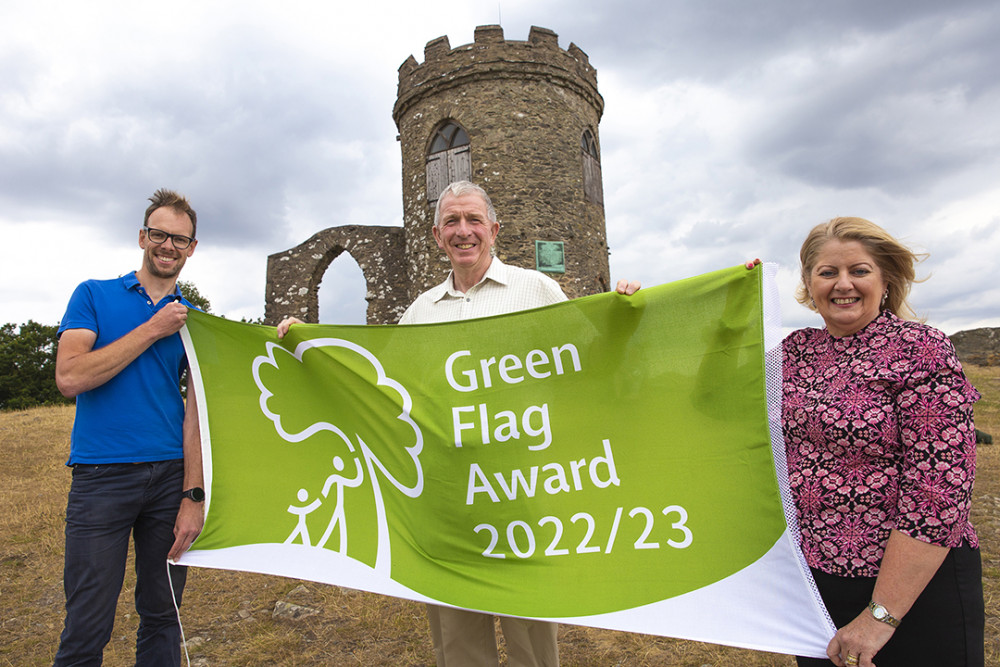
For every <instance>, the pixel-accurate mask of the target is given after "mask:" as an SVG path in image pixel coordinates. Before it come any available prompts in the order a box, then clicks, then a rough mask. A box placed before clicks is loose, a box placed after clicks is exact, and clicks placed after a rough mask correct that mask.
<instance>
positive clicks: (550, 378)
mask: <svg viewBox="0 0 1000 667" xmlns="http://www.w3.org/2000/svg"><path fill="white" fill-rule="evenodd" d="M764 274H765V271H764V270H763V269H757V270H753V271H747V270H746V268H744V267H742V266H741V267H736V268H733V269H727V270H723V271H718V272H715V273H711V274H707V275H704V276H700V277H697V278H692V279H689V280H683V281H679V282H676V283H672V284H669V285H662V286H658V287H652V288H646V289H643V290H640V291H639V292H637V293H636V294H635V295H632V296H630V297H627V296H624V295H620V294H615V293H610V294H601V295H595V296H591V297H585V298H580V299H575V300H572V301H569V302H565V303H561V304H557V305H553V306H548V307H545V308H539V309H534V310H529V311H522V312H518V313H514V314H510V315H504V316H500V317H492V318H483V319H477V320H465V321H459V322H450V323H444V324H429V325H409V326H325V325H296V326H293V327H292V328H291V330H290V332H289V334H288V336H286V337H285V339H284V340H282V341H278V340H277V338H276V336H275V332H274V329H273V328H271V327H263V326H254V325H247V324H241V323H235V322H229V321H226V320H223V319H219V318H216V317H213V316H210V315H206V314H203V313H199V312H192V313H191V314H190V315H189V318H188V324H187V327H186V333H185V334H184V338H185V344H186V346H187V350H188V357H189V360H190V361H191V366H192V372H193V373H194V376H195V380H196V391H197V393H198V396H199V410H200V419H201V432H202V441H203V458H204V462H205V469H206V482H207V486H208V488H207V491H208V502H207V506H206V507H207V515H206V522H205V528H204V531H203V532H202V534H201V536H200V537H199V538H198V540H197V541H196V542H195V545H194V547H193V549H192V551H191V552H189V554H187V555H186V556H185V558H184V560H183V561H182V562H186V563H189V564H193V565H199V564H200V565H207V566H215V567H231V568H233V569H248V570H255V571H264V572H274V573H278V574H285V575H288V576H296V577H300V578H306V579H314V580H317V581H325V582H328V583H335V584H340V585H345V586H352V587H355V588H361V589H365V590H372V591H375V592H381V593H387V594H391V595H401V596H404V597H409V598H412V599H417V600H426V601H433V602H437V603H444V604H449V605H454V606H458V607H464V608H469V609H478V610H483V611H489V612H494V613H500V614H507V615H515V616H530V617H537V618H548V619H556V620H558V619H562V620H565V621H571V622H589V623H592V624H595V625H605V626H607V627H619V626H620V625H621V624H620V623H619V621H617V620H615V619H619V618H626V617H628V618H631V617H632V616H634V612H635V610H637V609H639V608H647V609H653V608H656V606H657V605H660V606H662V605H663V604H665V603H668V602H669V601H671V600H674V601H681V602H679V603H676V604H682V605H683V604H687V603H689V602H690V600H693V599H695V598H698V597H699V596H704V594H705V593H704V592H705V591H710V590H712V588H713V586H715V587H716V588H718V586H719V584H720V582H730V583H732V582H733V581H734V580H735V579H734V577H736V578H737V579H738V576H737V575H738V573H746V572H750V571H753V569H754V566H755V564H756V566H757V567H759V565H760V564H761V563H764V562H767V561H768V559H773V558H774V555H775V551H774V550H775V547H776V545H781V554H782V557H783V559H784V561H787V564H786V565H783V567H786V568H787V571H783V572H777V573H770V574H768V576H774V577H776V579H775V580H774V581H772V582H771V583H772V584H774V585H777V586H781V585H793V584H794V586H795V587H802V588H803V589H806V588H808V584H809V582H808V579H807V575H803V572H802V570H803V569H804V568H803V567H802V566H801V563H800V561H799V560H797V558H796V557H795V554H793V553H791V552H792V551H794V545H793V544H792V542H791V541H790V540H789V539H788V535H789V531H788V529H787V524H786V515H785V511H784V509H783V503H782V496H781V491H780V485H779V479H780V478H781V470H780V469H779V470H778V472H777V473H776V468H775V464H774V458H773V456H772V445H773V442H772V435H774V434H772V432H771V430H772V429H771V428H770V425H769V414H771V415H773V414H774V413H773V406H772V408H771V412H770V413H769V405H768V392H767V388H768V382H767V379H766V371H765V357H766V355H765V338H766V336H765V319H766V317H765V312H764V310H765V309H764V307H763V297H762V294H763V292H764V291H765V290H764V282H765V281H764V278H763V276H764ZM772 403H773V400H772ZM772 419H773V416H772ZM776 435H777V437H778V439H779V440H780V432H779V433H777V434H776ZM786 576H787V577H789V579H788V580H787V581H782V579H781V578H782V577H786ZM765 581H766V580H765ZM722 587H723V588H725V587H726V584H722ZM744 588H745V587H744ZM696 592H700V593H696ZM713 595H714V594H713ZM793 597H795V598H796V600H799V599H800V598H801V600H802V601H804V602H803V604H805V605H806V606H809V607H810V609H809V610H807V611H808V613H807V617H808V618H809V619H815V621H813V620H810V621H808V622H807V624H811V625H810V629H811V633H809V632H807V633H806V635H805V636H804V638H800V639H799V640H798V641H799V643H800V644H802V643H805V645H806V646H805V649H804V650H800V649H802V647H801V646H792V647H790V648H791V649H793V651H791V652H798V653H802V654H806V653H809V652H813V653H815V651H816V650H817V647H818V646H819V645H820V644H822V647H823V648H825V645H826V641H827V640H828V639H829V637H830V636H831V635H832V629H831V628H830V626H829V621H828V620H827V619H825V613H823V612H822V606H821V605H819V607H818V610H817V608H816V604H815V599H814V596H812V595H810V594H808V591H807V592H806V593H804V594H802V595H795V596H793ZM723 603H724V604H731V603H732V601H731V600H728V599H727V600H724V601H723ZM746 603H747V604H750V605H752V604H753V603H754V601H753V600H749V601H746ZM707 604H711V602H710V601H709V602H707ZM667 606H668V607H669V606H670V605H669V604H668V605H667ZM785 611H787V610H785ZM744 613H746V614H747V615H750V616H752V615H753V613H755V612H754V611H753V610H752V609H748V610H747V611H745V612H744ZM685 615H687V616H690V614H688V613H685ZM654 616H655V615H654ZM668 616H669V614H668ZM661 620H663V625H662V630H659V634H673V635H675V636H684V635H685V634H687V635H690V634H692V632H694V631H684V632H674V631H672V630H671V628H670V623H669V622H667V621H669V620H670V619H669V618H667V619H661ZM688 620H690V619H688ZM688 620H685V621H683V622H682V623H680V625H681V626H683V625H684V624H685V623H687V622H688ZM638 626H639V627H634V628H633V624H632V623H631V622H629V623H627V627H624V628H623V629H637V630H641V631H643V632H650V631H651V630H650V629H649V628H647V627H645V626H644V624H643V623H638ZM656 627H657V628H660V626H659V625H657V626H656ZM652 631H654V632H656V631H658V630H655V629H654V630H652ZM699 638H704V637H699ZM707 640H708V641H719V642H721V643H735V644H741V645H744V644H745V642H741V641H739V640H733V639H727V638H726V637H722V638H714V637H708V638H707ZM770 650H781V647H780V646H779V647H778V648H771V649H770ZM822 654H823V653H822V651H821V652H820V653H819V655H822Z"/></svg>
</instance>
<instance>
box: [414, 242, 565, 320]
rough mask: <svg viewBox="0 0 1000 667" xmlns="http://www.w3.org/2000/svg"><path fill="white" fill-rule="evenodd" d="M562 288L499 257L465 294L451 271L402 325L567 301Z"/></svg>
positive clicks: (418, 299) (542, 276) (423, 295)
mask: <svg viewBox="0 0 1000 667" xmlns="http://www.w3.org/2000/svg"><path fill="white" fill-rule="evenodd" d="M566 300H567V299H566V295H565V294H563V291H562V288H560V287H559V283H557V282H556V281H555V280H553V279H552V278H549V277H548V276H546V275H544V274H542V273H539V272H538V271H532V270H529V269H522V268H520V267H518V266H508V265H507V264H504V263H503V262H501V261H500V260H499V259H497V258H496V257H494V258H493V261H491V262H490V268H488V269H487V270H486V275H485V276H483V279H482V280H480V281H479V282H478V283H476V284H475V285H473V286H472V287H471V288H469V291H468V292H466V293H465V294H463V293H462V292H459V291H458V290H456V289H455V288H454V286H453V283H452V274H450V273H449V274H448V277H447V278H446V279H445V281H444V282H443V283H441V284H440V285H436V286H434V287H432V288H430V289H429V290H427V291H426V292H424V293H423V294H421V295H420V296H418V297H417V298H416V300H415V301H414V302H413V303H411V304H410V307H409V308H407V309H406V312H405V313H403V316H402V317H401V318H400V319H399V323H400V324H429V323H432V322H453V321H455V320H468V319H472V318H475V317H489V316H490V315H504V314H506V313H513V312H516V311H518V310H527V309H528V308H538V307H541V306H548V305H550V304H553V303H559V302H560V301H566Z"/></svg>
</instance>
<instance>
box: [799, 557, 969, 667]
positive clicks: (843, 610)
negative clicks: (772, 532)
mask: <svg viewBox="0 0 1000 667" xmlns="http://www.w3.org/2000/svg"><path fill="white" fill-rule="evenodd" d="M812 572H813V578H814V579H815V580H816V586H817V587H818V588H819V592H820V595H821V596H822V597H823V602H824V603H826V608H827V611H829V612H830V617H831V618H832V619H833V623H834V625H836V626H837V627H838V628H842V627H844V626H845V625H847V624H848V623H850V622H851V621H853V620H854V618H855V617H856V616H857V615H858V614H860V613H861V612H862V611H863V610H864V609H865V607H867V606H868V602H869V601H870V600H871V596H872V592H873V591H874V590H875V578H874V577H872V578H866V577H859V578H855V579H850V578H846V577H836V576H833V575H830V574H826V573H824V572H820V571H819V570H813V571H812ZM985 613H986V612H985V608H984V606H983V568H982V561H981V559H980V555H979V549H973V548H972V547H970V546H968V545H962V546H961V547H955V548H954V549H951V550H950V551H949V552H948V556H947V557H945V559H944V562H943V563H942V564H941V567H940V568H938V571H937V573H936V574H935V575H934V577H933V578H931V580H930V582H928V584H927V587H926V588H924V590H923V592H922V593H921V594H920V596H919V597H918V598H917V601H916V602H914V603H913V606H912V607H911V608H910V611H909V612H908V613H907V614H906V616H904V617H903V619H902V622H901V623H900V625H899V628H898V629H897V630H896V631H895V632H894V633H893V635H892V638H890V639H889V641H888V643H886V645H885V646H884V647H883V648H882V650H881V651H879V652H878V655H876V656H875V664H876V665H878V667H895V666H897V665H899V666H903V667H912V666H914V665H934V667H982V665H983V661H984V660H985V656H984V650H985V644H984V633H985V629H984V623H985V620H986V616H985ZM796 662H797V664H798V665H799V667H813V666H816V667H824V666H825V667H830V665H832V664H833V662H831V661H830V660H817V659H815V658H797V659H796Z"/></svg>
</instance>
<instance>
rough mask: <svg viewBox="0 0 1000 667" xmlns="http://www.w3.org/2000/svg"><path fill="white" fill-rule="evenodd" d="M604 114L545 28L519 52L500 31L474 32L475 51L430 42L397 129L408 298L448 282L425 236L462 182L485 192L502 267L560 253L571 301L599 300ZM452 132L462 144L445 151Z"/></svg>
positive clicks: (440, 257) (400, 99)
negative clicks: (444, 199) (442, 202)
mask: <svg viewBox="0 0 1000 667" xmlns="http://www.w3.org/2000/svg"><path fill="white" fill-rule="evenodd" d="M603 111H604V100H603V98H602V97H601V95H600V94H599V93H598V92H597V72H596V70H594V68H593V67H591V66H590V62H589V59H588V58H587V54H585V53H584V52H583V51H581V50H580V49H579V48H578V47H577V46H576V45H575V44H570V46H569V49H568V50H565V51H564V50H562V49H560V48H559V43H558V37H557V35H556V34H555V33H554V32H552V31H551V30H546V29H544V28H538V27H532V28H531V31H530V32H529V34H528V41H526V42H518V41H505V40H504V35H503V29H502V28H501V27H500V26H496V25H491V26H480V27H478V28H476V32H475V42H474V43H472V44H467V45H465V46H460V47H457V48H454V49H452V48H451V47H450V46H449V44H448V38H447V37H439V38H437V39H435V40H433V41H431V42H428V44H427V46H426V48H425V49H424V62H423V64H417V62H416V60H414V58H413V56H410V57H409V58H407V60H406V62H404V63H403V64H402V66H400V68H399V89H398V93H397V98H396V105H395V108H394V109H393V112H392V117H393V120H395V121H396V126H397V127H398V128H399V140H400V144H401V148H402V154H403V225H404V227H405V228H406V241H407V246H406V259H407V267H406V269H407V273H408V274H409V275H410V276H411V277H412V278H413V280H414V283H415V286H416V292H415V293H414V294H413V296H414V297H415V296H416V294H419V293H420V292H421V291H423V290H424V289H426V288H427V287H430V286H432V285H434V284H437V283H439V282H441V280H442V279H443V277H444V276H445V275H446V274H447V272H448V269H449V266H448V261H447V258H446V257H445V256H444V254H443V253H442V252H441V251H440V250H439V249H438V248H437V246H436V245H435V243H434V239H433V237H432V236H431V226H432V225H433V220H434V203H435V200H436V199H437V195H438V194H440V191H441V190H442V189H443V188H444V186H445V185H447V184H448V183H449V182H451V181H455V180H459V179H461V178H465V179H467V180H470V181H472V182H474V183H477V184H478V185H481V186H482V187H483V188H484V189H485V190H486V192H488V193H489V195H490V198H491V199H492V200H493V205H494V207H495V208H496V210H497V216H498V217H499V219H500V224H501V230H500V236H499V237H498V238H497V243H496V248H497V256H498V257H500V258H501V259H502V260H503V261H505V262H507V263H509V264H516V265H518V266H523V267H526V268H532V269H533V268H535V266H536V263H535V259H536V257H535V247H536V246H535V241H562V242H563V244H564V263H565V273H561V274H559V273H553V274H550V275H552V277H553V278H556V279H557V280H558V281H559V282H560V283H561V285H562V287H563V290H564V291H565V292H566V293H567V295H569V296H570V297H577V296H582V295H585V294H594V293H596V292H603V291H606V290H607V288H608V247H607V239H606V233H605V222H604V201H603V199H604V198H603V191H602V186H601V178H600V160H599V153H598V151H597V146H598V142H597V137H598V134H597V124H598V122H599V121H600V119H601V114H602V113H603ZM442 128H444V130H445V132H444V135H443V136H442V135H441V134H440V132H439V131H440V130H441V129H442ZM449 130H451V131H453V132H456V133H457V134H458V135H459V136H460V137H461V142H462V143H459V144H458V145H456V146H451V147H449V146H448V145H447V140H448V138H449ZM435 144H436V145H435ZM439 148H444V151H441V150H436V149H439ZM438 163H444V164H442V165H441V166H440V167H438V166H437V165H438Z"/></svg>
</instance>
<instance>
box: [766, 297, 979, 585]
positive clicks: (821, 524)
mask: <svg viewBox="0 0 1000 667" xmlns="http://www.w3.org/2000/svg"><path fill="white" fill-rule="evenodd" d="M783 350H784V361H783V373H784V384H783V387H784V389H783V401H784V403H783V412H782V422H783V427H784V429H783V430H784V436H785V448H786V451H787V456H788V476H789V482H790V484H791V489H792V496H793V497H794V499H795V506H796V508H797V512H798V518H799V526H800V528H801V531H802V551H803V552H804V554H805V557H806V561H807V562H808V564H809V566H810V567H814V568H817V569H819V570H822V571H823V572H826V573H828V574H834V575H839V576H846V577H874V576H877V575H878V570H879V564H880V563H881V561H882V553H883V549H884V548H885V543H886V540H887V539H888V537H889V531H890V530H891V529H896V530H898V531H900V532H902V533H904V534H906V535H909V536H910V537H914V538H917V539H919V540H922V541H924V542H929V543H931V544H937V545H941V546H945V547H957V546H959V545H961V544H962V542H963V541H965V542H967V543H968V544H970V545H971V546H973V547H975V546H978V544H979V539H978V537H977V536H976V531H975V529H974V528H973V527H972V524H971V523H969V504H970V501H971V497H972V484H973V481H974V478H975V470H976V437H975V429H974V427H973V422H972V405H973V403H975V402H976V401H977V400H979V398H980V396H979V392H978V391H976V389H975V387H973V386H972V385H971V384H970V383H969V381H968V380H967V379H966V378H965V375H964V373H963V372H962V366H961V364H960V363H959V361H958V357H957V356H956V354H955V349H954V347H953V346H952V344H951V341H950V340H948V337H947V336H945V335H944V334H943V333H941V332H940V331H938V330H937V329H933V328H931V327H929V326H926V325H924V324H919V323H917V322H908V321H904V320H900V319H899V318H898V317H896V316H895V315H893V314H892V313H890V312H887V311H886V312H883V313H881V314H880V315H879V316H878V317H877V318H875V320H873V321H872V322H871V323H870V324H869V325H868V326H866V327H865V328H864V329H862V330H861V331H859V332H858V333H856V334H854V335H851V336H844V337H842V338H835V337H833V336H831V335H830V334H829V333H827V331H826V330H825V329H800V330H798V331H796V332H794V333H792V334H791V335H789V336H788V337H787V338H786V339H785V340H784V343H783Z"/></svg>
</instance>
